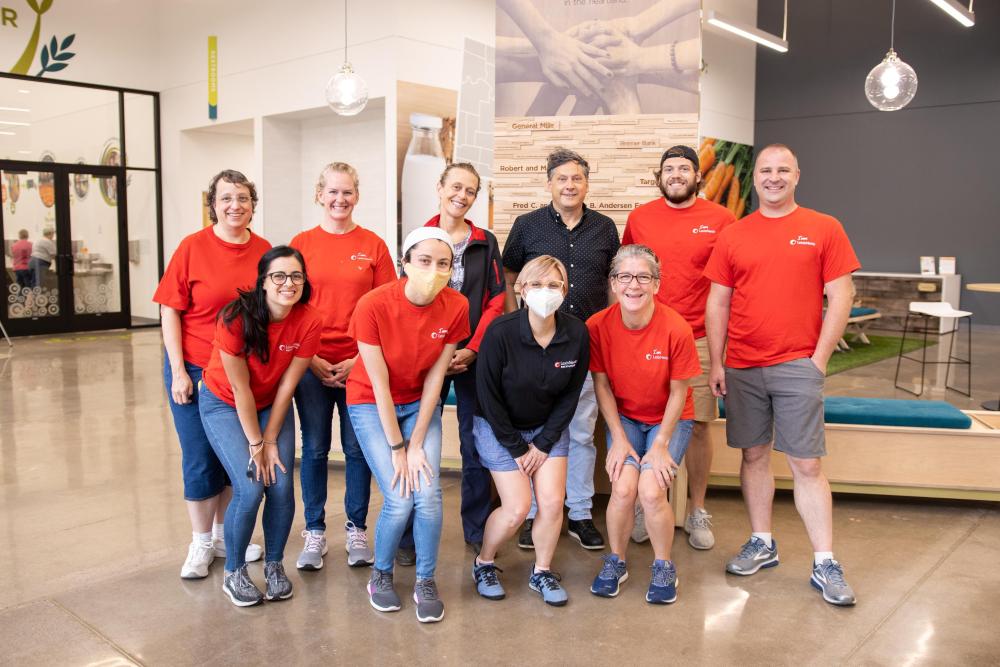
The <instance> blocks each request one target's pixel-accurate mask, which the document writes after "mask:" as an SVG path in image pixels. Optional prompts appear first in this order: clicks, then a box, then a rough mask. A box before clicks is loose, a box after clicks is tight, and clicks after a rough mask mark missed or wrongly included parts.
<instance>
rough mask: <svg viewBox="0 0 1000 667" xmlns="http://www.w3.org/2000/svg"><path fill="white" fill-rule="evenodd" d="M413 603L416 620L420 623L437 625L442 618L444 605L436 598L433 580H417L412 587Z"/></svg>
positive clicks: (435, 585) (435, 587) (436, 592)
mask: <svg viewBox="0 0 1000 667" xmlns="http://www.w3.org/2000/svg"><path fill="white" fill-rule="evenodd" d="M413 601H414V602H416V603H417V620H418V621H420V622H421V623H437V622H438V621H440V620H441V619H442V618H444V603H443V602H441V598H440V597H438V589H437V584H435V583H434V580H433V579H417V582H416V583H415V584H414V585H413Z"/></svg>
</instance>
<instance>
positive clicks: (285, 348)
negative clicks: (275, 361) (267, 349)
mask: <svg viewBox="0 0 1000 667" xmlns="http://www.w3.org/2000/svg"><path fill="white" fill-rule="evenodd" d="M300 347H302V344H301V343H289V344H288V345H279V346H278V349H279V350H281V351H282V352H294V351H295V350H297V349H299V348H300Z"/></svg>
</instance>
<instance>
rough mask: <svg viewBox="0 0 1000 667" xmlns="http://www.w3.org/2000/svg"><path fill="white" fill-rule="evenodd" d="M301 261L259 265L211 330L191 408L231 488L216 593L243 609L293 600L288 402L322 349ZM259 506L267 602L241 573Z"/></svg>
mask: <svg viewBox="0 0 1000 667" xmlns="http://www.w3.org/2000/svg"><path fill="white" fill-rule="evenodd" d="M309 293H310V287H309V280H308V278H307V277H306V269H305V262H304V261H303V259H302V255H301V254H300V253H299V251H298V250H296V249H295V248H290V247H288V246H277V247H275V248H272V249H271V250H268V251H267V252H266V253H264V256H263V257H261V258H260V262H259V264H258V265H257V283H256V285H255V286H254V287H253V288H252V289H249V290H240V291H239V296H238V297H237V298H236V299H235V300H234V301H232V302H231V303H229V304H228V305H227V306H226V307H225V308H224V309H223V310H222V313H221V315H220V317H219V319H218V323H217V325H216V328H215V339H214V340H213V343H212V358H211V360H210V361H209V362H208V367H207V368H205V374H204V377H203V379H202V382H201V385H200V388H199V392H198V396H199V401H198V409H199V411H200V412H201V420H202V422H203V423H204V425H205V432H206V433H207V434H208V439H209V441H210V442H211V444H212V450H213V451H214V452H215V453H216V455H217V456H218V457H219V460H220V461H222V464H223V465H224V466H225V468H226V473H227V474H228V475H229V478H230V479H231V480H232V481H233V500H232V502H231V503H229V508H228V509H227V510H226V524H225V525H226V573H225V577H224V578H223V583H222V590H223V591H224V592H225V593H226V595H228V596H229V599H230V600H231V601H232V602H233V604H235V605H237V606H240V607H247V606H250V605H254V604H258V603H259V602H261V600H263V599H264V598H265V597H266V598H267V599H268V600H285V599H287V598H290V597H291V596H292V584H291V582H290V581H288V577H287V576H285V569H284V567H283V566H282V563H281V561H282V558H283V557H284V550H285V543H286V542H287V541H288V533H289V531H290V530H291V529H292V519H293V518H294V516H295V495H294V483H293V481H292V468H293V465H294V462H295V418H294V416H293V413H292V410H291V406H292V394H293V393H294V392H295V387H296V385H298V383H299V380H300V379H301V378H302V374H303V373H305V371H306V368H308V367H309V362H310V360H311V359H312V358H313V355H314V354H316V351H317V350H318V349H319V338H320V330H321V329H322V320H321V319H320V316H319V314H318V313H317V312H316V310H315V309H313V308H312V307H310V306H308V305H306V303H307V302H308V301H309ZM265 496H267V502H266V503H265V504H264V547H265V549H266V551H265V553H264V578H265V580H266V581H267V593H266V594H261V592H260V590H259V589H258V588H257V587H256V586H255V585H254V583H253V581H251V580H250V576H249V575H248V574H247V564H246V558H245V550H246V548H247V545H248V544H250V535H251V534H253V529H254V525H255V524H256V523H257V510H258V509H259V508H260V503H261V500H263V498H264V497H265Z"/></svg>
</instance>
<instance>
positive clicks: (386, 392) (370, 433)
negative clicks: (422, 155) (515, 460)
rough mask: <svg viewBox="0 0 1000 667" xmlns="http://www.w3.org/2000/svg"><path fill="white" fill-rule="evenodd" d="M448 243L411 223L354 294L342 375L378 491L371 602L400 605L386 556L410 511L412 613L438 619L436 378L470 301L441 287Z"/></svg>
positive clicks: (464, 323) (385, 607)
mask: <svg viewBox="0 0 1000 667" xmlns="http://www.w3.org/2000/svg"><path fill="white" fill-rule="evenodd" d="M453 257H454V249H453V247H452V244H451V240H450V239H449V238H448V234H447V233H445V232H444V231H442V230H441V229H440V228H437V227H420V228H418V229H415V230H413V231H412V232H410V234H409V235H408V236H407V237H406V240H405V241H404V242H403V271H404V273H405V276H404V277H403V278H400V279H399V280H398V281H396V282H393V283H389V284H387V285H383V286H381V287H379V288H376V289H375V290H372V291H371V292H369V293H368V294H366V295H365V296H364V297H362V298H361V300H360V301H358V305H357V307H356V308H355V310H354V316H353V317H352V318H351V325H350V328H349V329H348V334H349V335H350V336H352V337H353V338H355V339H356V340H357V342H358V350H359V353H360V359H359V361H358V363H357V364H356V365H355V366H354V369H353V370H352V371H351V374H350V376H348V379H347V405H348V408H347V411H348V414H350V416H351V423H352V424H353V426H354V432H355V433H356V434H357V436H358V440H359V442H360V443H361V450H362V451H363V452H364V455H365V460H366V461H367V462H368V467H369V468H371V471H372V474H373V475H374V476H375V481H376V482H377V483H378V486H379V489H380V490H381V492H382V496H383V497H384V499H385V500H384V503H383V505H382V512H381V513H380V514H379V518H378V522H377V523H376V525H375V565H374V567H373V568H372V576H371V580H370V581H369V582H368V597H369V601H370V603H371V605H372V606H373V607H374V608H375V609H377V610H379V611H386V612H388V611H398V610H399V608H400V607H401V602H400V599H399V596H398V595H397V594H396V591H395V589H394V587H393V583H392V572H393V559H394V557H395V554H396V548H397V547H398V545H399V540H400V538H401V537H402V535H403V531H404V530H405V529H406V522H407V519H408V518H409V516H410V512H411V511H412V512H413V513H414V522H413V537H414V541H415V543H416V552H417V562H416V566H417V568H416V569H417V581H416V585H415V586H414V591H413V599H414V601H415V602H416V612H417V620H419V621H421V622H423V623H429V622H434V621H440V620H441V619H442V618H444V604H443V603H442V602H441V600H440V598H439V597H438V592H437V586H436V584H435V583H434V569H435V566H436V565H437V552H438V544H439V542H440V539H441V489H440V487H439V486H438V472H439V470H440V465H441V414H440V412H439V410H438V401H439V400H440V394H441V385H442V383H443V382H444V375H445V372H446V371H447V370H448V364H449V363H450V362H451V359H452V356H453V355H454V353H455V348H456V347H457V345H458V342H459V341H462V340H464V339H465V338H467V337H468V336H469V333H470V332H469V302H468V301H467V300H466V298H465V297H464V296H462V295H461V294H460V293H459V292H456V291H455V290H453V289H451V288H450V287H447V284H448V279H449V278H450V277H451V265H452V260H453Z"/></svg>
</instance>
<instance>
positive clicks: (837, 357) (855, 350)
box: [826, 335, 935, 375]
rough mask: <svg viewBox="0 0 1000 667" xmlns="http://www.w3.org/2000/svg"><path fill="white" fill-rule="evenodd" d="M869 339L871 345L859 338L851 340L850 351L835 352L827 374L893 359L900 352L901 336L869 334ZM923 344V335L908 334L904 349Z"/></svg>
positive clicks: (913, 348)
mask: <svg viewBox="0 0 1000 667" xmlns="http://www.w3.org/2000/svg"><path fill="white" fill-rule="evenodd" d="M868 340H870V341H871V342H872V344H871V345H865V344H864V343H862V342H860V341H858V340H849V341H848V343H849V344H850V346H851V351H850V352H834V353H833V356H832V357H830V363H829V364H827V367H826V374H827V375H835V374H837V373H843V372H844V371H849V370H851V369H852V368H859V367H861V366H867V365H868V364H874V363H875V362H876V361H882V360H884V359H893V358H895V357H896V356H897V355H898V354H899V340H900V337H899V336H872V335H869V336H868ZM927 342H928V343H933V342H935V341H934V340H933V339H928V341H927ZM923 345H924V341H923V337H920V338H910V337H909V336H907V338H906V347H905V348H904V349H903V352H904V353H909V352H913V351H914V350H919V349H920V348H921V347H923Z"/></svg>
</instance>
